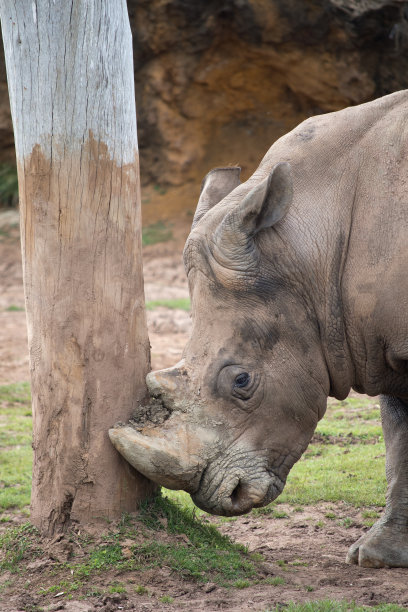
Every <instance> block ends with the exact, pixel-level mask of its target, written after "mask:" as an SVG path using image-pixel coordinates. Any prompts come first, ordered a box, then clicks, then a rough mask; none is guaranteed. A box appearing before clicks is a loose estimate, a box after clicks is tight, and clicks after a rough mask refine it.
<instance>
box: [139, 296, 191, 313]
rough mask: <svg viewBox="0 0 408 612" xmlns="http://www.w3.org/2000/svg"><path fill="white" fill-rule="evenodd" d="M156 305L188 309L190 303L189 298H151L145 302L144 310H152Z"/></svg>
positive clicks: (173, 308)
mask: <svg viewBox="0 0 408 612" xmlns="http://www.w3.org/2000/svg"><path fill="white" fill-rule="evenodd" d="M158 306H164V308H171V309H172V310H175V309H179V310H190V308H191V304H190V299H189V298H178V299H173V300H152V301H151V302H146V310H154V309H155V308H157V307H158Z"/></svg>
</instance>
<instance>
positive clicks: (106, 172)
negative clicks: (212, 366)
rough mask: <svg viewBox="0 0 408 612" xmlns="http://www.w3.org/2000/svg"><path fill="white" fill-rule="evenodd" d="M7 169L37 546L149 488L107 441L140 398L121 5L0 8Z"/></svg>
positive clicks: (141, 355) (79, 2) (134, 153)
mask: <svg viewBox="0 0 408 612" xmlns="http://www.w3.org/2000/svg"><path fill="white" fill-rule="evenodd" d="M0 16H1V20H2V30H3V40H4V47H5V56H6V65H7V77H8V84H9V92H10V101H11V109H12V116H13V125H14V134H15V142H16V154H17V165H18V177H19V189H20V210H21V230H22V251H23V266H24V286H25V296H26V309H27V325H28V338H29V350H30V366H31V383H32V396H33V419H34V438H33V440H34V441H33V447H34V469H33V490H32V500H31V520H32V522H33V523H34V524H35V525H37V526H38V527H39V528H40V529H41V530H42V531H43V532H44V533H47V534H52V533H54V532H55V531H59V530H61V529H64V528H65V527H66V526H67V525H69V524H71V522H72V521H78V522H81V523H87V522H90V521H94V520H96V519H98V518H102V517H103V518H116V517H119V516H120V514H121V513H122V512H123V511H127V512H129V511H133V510H135V509H136V508H137V505H138V503H139V502H140V501H141V500H142V499H144V498H145V497H146V496H147V495H148V494H149V493H151V492H152V490H153V489H152V487H153V485H152V484H151V483H150V482H149V481H147V480H146V479H144V478H143V477H142V476H140V475H139V474H138V473H136V472H135V471H134V470H133V469H132V468H130V466H129V465H128V464H127V463H126V462H125V461H124V460H123V459H121V458H120V456H119V454H118V453H117V452H116V451H115V449H114V448H113V447H112V445H111V443H110V441H109V438H108V433H107V432H108V428H109V427H110V426H111V425H112V423H114V422H115V421H118V420H127V419H128V417H129V416H130V414H131V411H132V408H133V407H134V405H135V403H136V402H138V401H139V400H141V399H142V397H143V396H144V394H145V375H146V373H147V371H148V369H149V341H148V336H147V328H146V319H145V311H144V295H143V278H142V259H141V238H140V236H141V224H140V195H139V193H140V187H139V162H138V149H137V134H136V110H135V102H134V84H133V78H134V76H133V59H132V39H131V32H130V27H129V20H128V14H127V8H126V2H125V0H115V1H114V2H112V0H0Z"/></svg>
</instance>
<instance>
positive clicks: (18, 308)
mask: <svg viewBox="0 0 408 612" xmlns="http://www.w3.org/2000/svg"><path fill="white" fill-rule="evenodd" d="M24 310H25V308H22V307H21V306H16V305H15V304H11V306H9V307H8V308H6V309H5V312H24Z"/></svg>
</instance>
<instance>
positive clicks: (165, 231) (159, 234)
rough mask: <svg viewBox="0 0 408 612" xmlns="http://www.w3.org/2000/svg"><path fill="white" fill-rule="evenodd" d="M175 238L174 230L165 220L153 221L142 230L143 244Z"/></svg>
mask: <svg viewBox="0 0 408 612" xmlns="http://www.w3.org/2000/svg"><path fill="white" fill-rule="evenodd" d="M172 238H173V232H172V231H171V229H170V228H169V227H167V226H166V224H165V223H163V221H157V223H152V224H151V225H148V226H147V227H144V228H143V230H142V244H143V246H148V245H151V244H157V243H158V242H167V241H168V240H171V239H172Z"/></svg>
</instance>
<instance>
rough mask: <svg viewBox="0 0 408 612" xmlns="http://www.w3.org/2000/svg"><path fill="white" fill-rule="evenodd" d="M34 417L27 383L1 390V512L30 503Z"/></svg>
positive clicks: (4, 387) (6, 386)
mask: <svg viewBox="0 0 408 612" xmlns="http://www.w3.org/2000/svg"><path fill="white" fill-rule="evenodd" d="M31 440H32V416H31V397H30V386H29V384H28V383H17V384H14V385H3V386H0V509H2V510H8V509H11V508H24V507H25V506H27V505H28V504H29V503H30V494H31V470H32V454H33V451H32V448H31Z"/></svg>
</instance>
